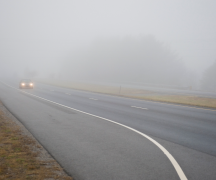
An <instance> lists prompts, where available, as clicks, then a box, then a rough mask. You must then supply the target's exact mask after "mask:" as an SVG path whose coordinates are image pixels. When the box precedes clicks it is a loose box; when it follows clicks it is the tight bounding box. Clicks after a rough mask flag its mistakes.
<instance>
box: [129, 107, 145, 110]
mask: <svg viewBox="0 0 216 180" xmlns="http://www.w3.org/2000/svg"><path fill="white" fill-rule="evenodd" d="M131 107H133V108H138V109H145V110H148V109H147V108H143V107H137V106H131Z"/></svg>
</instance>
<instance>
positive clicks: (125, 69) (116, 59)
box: [61, 36, 195, 86]
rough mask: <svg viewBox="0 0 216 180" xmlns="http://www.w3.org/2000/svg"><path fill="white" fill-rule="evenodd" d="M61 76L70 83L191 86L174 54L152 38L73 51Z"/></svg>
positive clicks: (121, 40) (103, 43)
mask: <svg viewBox="0 0 216 180" xmlns="http://www.w3.org/2000/svg"><path fill="white" fill-rule="evenodd" d="M61 73H62V74H63V76H64V78H68V79H71V80H86V81H100V82H140V83H151V84H164V85H174V86H193V84H194V83H195V82H194V77H193V75H192V74H191V73H190V72H189V71H188V70H187V68H186V67H185V66H184V64H183V63H182V62H181V59H180V58H179V57H178V55H177V54H175V53H174V52H173V51H172V50H170V49H169V48H168V47H166V46H165V45H164V44H163V43H162V42H159V41H157V40H156V39H155V38H154V37H152V36H146V37H142V38H132V37H127V38H112V39H108V40H100V41H97V42H95V43H94V44H92V45H91V46H88V47H85V48H82V49H80V50H79V51H76V52H73V53H72V54H71V58H69V59H68V60H66V61H65V63H64V64H63V66H62V72H61Z"/></svg>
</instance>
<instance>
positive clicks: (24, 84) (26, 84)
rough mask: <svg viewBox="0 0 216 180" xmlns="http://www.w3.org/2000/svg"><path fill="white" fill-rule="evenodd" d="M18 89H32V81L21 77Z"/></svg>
mask: <svg viewBox="0 0 216 180" xmlns="http://www.w3.org/2000/svg"><path fill="white" fill-rule="evenodd" d="M19 88H20V89H33V88H34V83H33V82H32V81H31V80H30V79H22V80H21V81H20V83H19Z"/></svg>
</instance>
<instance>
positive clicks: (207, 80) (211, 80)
mask: <svg viewBox="0 0 216 180" xmlns="http://www.w3.org/2000/svg"><path fill="white" fill-rule="evenodd" d="M201 88H202V90H205V91H213V92H216V60H215V62H214V64H213V65H212V66H210V67H209V68H208V69H207V70H206V71H205V72H204V74H203V78H202V81H201Z"/></svg>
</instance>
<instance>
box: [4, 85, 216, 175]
mask: <svg viewBox="0 0 216 180" xmlns="http://www.w3.org/2000/svg"><path fill="white" fill-rule="evenodd" d="M10 85H12V86H13V87H15V88H16V84H15V83H10ZM0 87H1V91H0V98H1V100H2V101H3V102H4V103H5V105H6V106H7V107H8V108H9V109H10V110H11V111H12V112H13V113H14V114H15V115H16V116H17V117H19V119H20V120H21V122H22V123H23V124H24V125H25V126H26V127H27V128H28V129H29V130H30V132H31V133H33V135H34V136H35V137H36V138H37V139H38V140H39V141H40V142H41V143H42V145H43V146H44V147H45V148H46V149H47V150H48V151H49V152H50V153H51V154H52V155H53V156H54V157H55V158H56V159H57V161H59V162H60V164H61V165H62V166H63V167H64V169H66V171H67V172H69V173H70V174H72V175H74V176H75V177H77V179H101V178H102V177H103V178H102V179H158V178H159V179H179V178H178V175H177V173H176V172H175V169H174V168H173V167H172V165H171V163H170V162H169V160H168V158H167V157H166V156H165V155H164V154H163V153H162V152H161V151H160V150H159V148H158V147H156V146H155V145H154V144H153V143H151V142H150V141H149V140H147V139H146V138H144V137H140V136H139V135H136V133H133V132H130V131H128V130H127V129H126V128H122V127H118V125H112V124H109V123H107V122H104V120H101V119H97V118H94V117H91V116H88V115H83V114H82V113H78V112H75V111H69V110H67V109H65V108H62V107H61V108H60V107H58V106H55V105H53V104H49V103H46V102H44V101H41V100H39V99H37V98H33V97H30V96H28V95H25V94H24V93H20V92H17V91H16V90H13V89H12V88H9V87H6V86H5V85H3V84H1V86H0ZM24 91H26V92H29V93H32V94H34V95H37V96H39V97H42V98H45V99H48V100H51V101H54V102H56V103H60V104H63V105H65V106H69V107H71V108H75V109H78V110H81V111H84V112H87V113H91V114H94V115H97V116H100V117H103V118H107V119H110V120H113V121H115V122H119V123H121V124H124V125H126V126H129V127H131V128H134V129H136V130H138V131H140V132H142V133H144V134H147V135H149V136H150V137H152V138H153V139H154V140H156V141H157V142H159V143H160V144H161V145H162V146H164V147H165V148H166V149H167V150H168V151H169V153H170V154H172V156H173V157H174V158H175V159H176V161H177V162H178V163H179V165H180V167H181V168H182V170H183V172H184V173H185V175H186V177H187V178H188V179H206V178H207V177H208V178H207V179H215V178H216V173H215V166H216V141H215V138H216V132H215V128H216V111H214V110H211V109H202V108H193V107H191V108H190V107H184V106H177V105H171V104H162V103H156V102H148V101H140V100H134V99H127V98H121V97H115V96H109V95H104V94H97V93H91V92H84V91H77V90H71V89H64V88H58V87H54V86H48V85H44V84H37V85H36V87H35V89H34V90H24ZM22 102H23V103H22ZM116 159H117V160H116ZM161 164H163V167H161ZM161 168H162V169H161ZM156 172H157V173H156Z"/></svg>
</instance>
